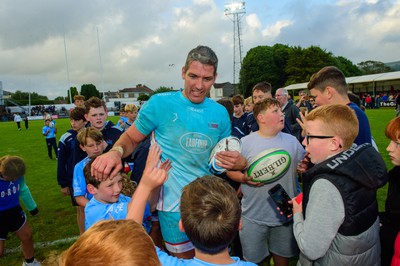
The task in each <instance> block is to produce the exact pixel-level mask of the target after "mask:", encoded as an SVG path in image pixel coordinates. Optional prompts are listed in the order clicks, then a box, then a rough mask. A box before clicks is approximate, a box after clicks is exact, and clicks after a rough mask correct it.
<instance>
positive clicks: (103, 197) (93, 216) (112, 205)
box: [84, 144, 170, 233]
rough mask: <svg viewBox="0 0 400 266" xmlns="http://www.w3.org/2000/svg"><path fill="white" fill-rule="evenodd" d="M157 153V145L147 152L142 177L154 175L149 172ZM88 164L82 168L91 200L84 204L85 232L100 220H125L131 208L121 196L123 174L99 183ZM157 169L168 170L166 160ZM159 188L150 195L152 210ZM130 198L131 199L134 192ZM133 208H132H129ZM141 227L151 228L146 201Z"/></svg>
mask: <svg viewBox="0 0 400 266" xmlns="http://www.w3.org/2000/svg"><path fill="white" fill-rule="evenodd" d="M160 155H161V150H160V148H159V146H158V145H156V144H154V145H153V146H152V147H151V148H150V151H149V155H148V159H147V161H146V168H145V170H144V172H143V177H144V178H146V177H145V176H146V175H150V174H154V173H152V172H151V171H150V170H149V169H152V168H153V167H154V166H156V165H157V164H158V162H159V159H160ZM91 164H92V161H91V162H89V163H88V164H87V165H86V166H85V168H84V173H85V180H86V183H87V189H88V191H89V192H90V193H91V194H92V195H93V198H92V199H91V200H90V201H89V202H88V203H87V204H86V207H85V230H87V229H88V228H89V227H90V226H92V225H93V224H94V223H96V222H98V221H101V220H122V219H125V218H126V217H127V214H128V210H129V208H130V206H131V204H132V203H131V198H130V197H128V196H125V195H122V194H121V190H122V178H123V175H125V174H124V173H118V174H117V175H115V176H114V177H110V178H107V179H105V180H102V181H99V180H97V179H96V178H95V177H93V176H92V174H91V170H90V168H91ZM160 168H161V169H167V170H169V169H170V161H165V162H163V163H162V164H161V166H160ZM158 194H159V189H156V191H155V192H154V194H153V196H152V197H151V198H150V202H151V206H152V211H154V210H155V205H156V201H157V199H158ZM132 197H135V193H134V194H133V196H132ZM133 208H134V207H133ZM142 216H143V219H142V221H141V223H142V225H143V226H144V228H145V229H146V231H147V233H149V232H150V229H151V210H150V205H149V203H148V202H146V206H145V210H144V215H142Z"/></svg>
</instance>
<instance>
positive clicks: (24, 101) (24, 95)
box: [11, 90, 54, 105]
mask: <svg viewBox="0 0 400 266" xmlns="http://www.w3.org/2000/svg"><path fill="white" fill-rule="evenodd" d="M29 94H30V95H31V104H32V105H39V104H53V103H54V101H50V100H49V99H48V98H47V96H43V95H39V94H37V93H36V92H32V93H29V92H22V91H20V90H17V91H16V92H14V93H12V94H11V100H13V101H14V102H16V103H18V104H20V105H28V104H29Z"/></svg>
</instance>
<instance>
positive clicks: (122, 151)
mask: <svg viewBox="0 0 400 266" xmlns="http://www.w3.org/2000/svg"><path fill="white" fill-rule="evenodd" d="M110 151H118V152H119V153H121V156H123V155H124V148H122V147H121V146H114V147H112V149H111V150H110Z"/></svg>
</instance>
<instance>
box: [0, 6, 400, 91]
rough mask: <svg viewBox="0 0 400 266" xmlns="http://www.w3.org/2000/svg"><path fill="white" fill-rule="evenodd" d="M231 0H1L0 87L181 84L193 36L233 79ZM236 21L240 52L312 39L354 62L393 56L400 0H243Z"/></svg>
mask: <svg viewBox="0 0 400 266" xmlns="http://www.w3.org/2000/svg"><path fill="white" fill-rule="evenodd" d="M230 2H232V1H223V0H145V1H138V0H128V1H127V0H125V1H123V0H113V1H110V0H91V1H89V0H87V1H82V0H68V1H64V0H35V1H32V0H1V1H0V62H1V63H0V81H2V83H3V90H7V91H11V92H14V91H16V90H21V91H25V92H28V91H33V92H37V93H39V94H41V95H46V96H48V97H49V99H54V98H55V97H57V96H66V93H67V92H66V91H67V89H68V85H70V86H75V87H77V88H78V91H79V90H80V87H81V85H82V84H90V83H92V84H94V85H96V87H97V88H98V89H99V90H100V91H108V90H111V91H116V90H118V89H123V88H127V87H134V86H136V85H137V84H145V85H147V86H148V87H150V88H151V89H153V90H155V89H157V88H159V87H160V86H173V87H174V88H175V89H179V88H180V87H181V86H182V84H183V82H182V79H181V68H182V66H183V64H184V61H185V58H186V55H187V53H188V51H189V50H190V49H192V48H194V47H196V46H197V45H199V44H203V45H207V46H210V47H211V48H212V49H214V51H215V52H216V53H217V56H218V57H219V61H220V63H219V68H218V73H219V75H218V78H217V82H226V81H230V82H232V79H233V73H232V69H233V22H232V20H230V18H229V17H227V16H225V15H224V5H225V4H227V3H230ZM241 26H242V45H243V57H244V56H245V55H246V53H247V51H248V50H249V49H251V48H253V47H256V46H259V45H269V46H272V45H274V44H276V43H282V44H288V45H290V46H295V45H296V46H297V45H298V46H301V47H303V48H306V47H309V46H310V45H317V46H320V47H321V48H323V49H326V50H327V51H329V52H332V53H333V54H334V55H336V56H339V55H340V56H344V57H346V58H348V59H350V60H351V61H352V62H353V63H355V64H357V63H359V62H361V61H365V60H376V61H382V62H392V61H398V60H400V52H399V48H400V0H382V1H378V0H354V1H353V0H337V1H334V0H306V1H305V0H279V1H278V0H248V1H246V14H245V15H244V16H243V17H242V18H241ZM64 36H65V44H66V46H64ZM65 47H66V51H67V52H66V54H67V59H68V60H67V61H68V70H69V82H68V78H67V77H68V75H67V64H66V59H65ZM99 47H100V49H99ZM99 51H100V52H99ZM100 58H101V60H100ZM100 62H101V63H100Z"/></svg>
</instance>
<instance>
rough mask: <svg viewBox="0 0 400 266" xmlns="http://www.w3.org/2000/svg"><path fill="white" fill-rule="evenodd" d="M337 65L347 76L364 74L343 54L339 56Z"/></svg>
mask: <svg viewBox="0 0 400 266" xmlns="http://www.w3.org/2000/svg"><path fill="white" fill-rule="evenodd" d="M335 59H336V63H335V66H337V67H338V68H339V69H340V70H342V72H343V74H344V75H345V76H346V77H354V76H360V75H362V71H361V70H360V69H359V68H358V67H357V66H356V65H355V64H353V62H351V61H350V60H349V59H347V58H345V57H343V56H337V57H336V58H335Z"/></svg>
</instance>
